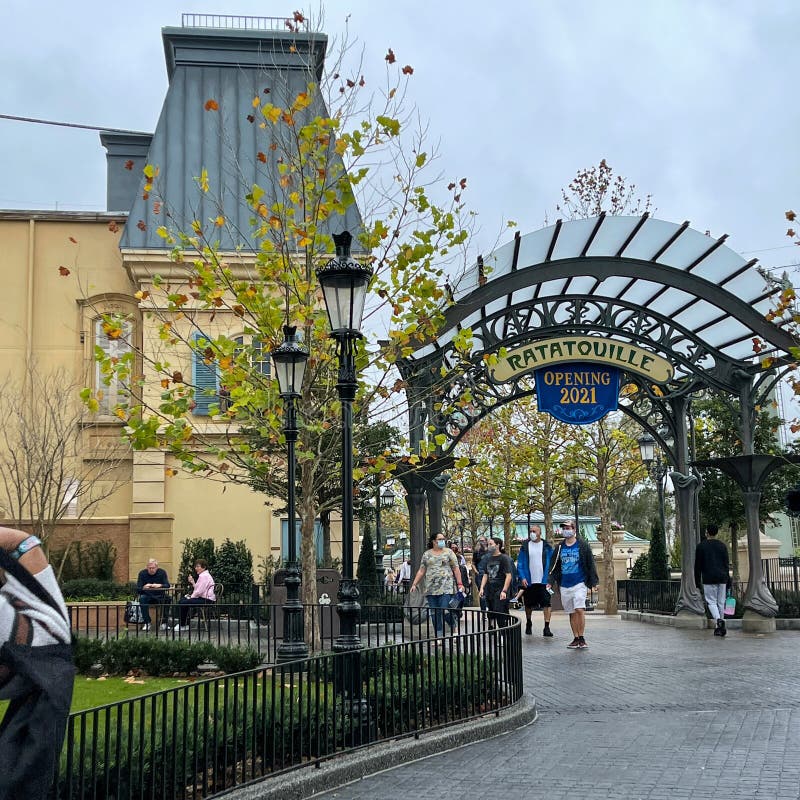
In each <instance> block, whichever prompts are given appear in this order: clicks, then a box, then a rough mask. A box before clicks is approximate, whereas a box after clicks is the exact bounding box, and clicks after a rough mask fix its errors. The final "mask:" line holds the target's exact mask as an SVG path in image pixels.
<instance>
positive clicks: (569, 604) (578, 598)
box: [561, 583, 586, 614]
mask: <svg viewBox="0 0 800 800" xmlns="http://www.w3.org/2000/svg"><path fill="white" fill-rule="evenodd" d="M561 605H562V606H563V607H564V611H566V612H567V614H571V613H572V612H573V611H575V610H577V609H580V608H586V584H585V583H579V584H578V585H577V586H570V587H569V588H567V587H565V586H562V587H561Z"/></svg>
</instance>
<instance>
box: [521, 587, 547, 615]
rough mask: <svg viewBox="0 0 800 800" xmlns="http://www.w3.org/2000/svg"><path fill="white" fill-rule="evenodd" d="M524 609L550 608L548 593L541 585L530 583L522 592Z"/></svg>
mask: <svg viewBox="0 0 800 800" xmlns="http://www.w3.org/2000/svg"><path fill="white" fill-rule="evenodd" d="M522 600H523V601H524V603H525V608H536V609H539V608H550V592H548V591H547V589H546V588H545V585H544V584H543V583H532V584H531V585H530V586H526V587H525V588H524V589H523V590H522Z"/></svg>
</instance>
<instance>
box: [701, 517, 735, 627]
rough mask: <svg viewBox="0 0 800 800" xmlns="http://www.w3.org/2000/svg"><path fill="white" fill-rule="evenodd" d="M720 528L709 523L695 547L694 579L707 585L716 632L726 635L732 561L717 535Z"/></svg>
mask: <svg viewBox="0 0 800 800" xmlns="http://www.w3.org/2000/svg"><path fill="white" fill-rule="evenodd" d="M717 533H719V528H718V527H717V526H716V525H715V524H714V523H709V524H708V525H706V538H705V539H704V540H703V541H702V542H700V544H698V545H697V548H696V549H695V551H694V580H695V583H696V584H697V586H698V588H699V587H700V586H702V587H703V595H704V596H705V600H706V605H707V606H708V610H709V611H710V612H711V616H712V617H713V618H714V620H715V621H716V627H715V628H714V636H725V635H726V634H727V633H728V631H727V630H726V629H725V595H726V594H727V590H728V587H729V586H730V585H731V576H730V562H729V561H728V548H727V547H726V546H725V542H721V541H720V540H719V539H717Z"/></svg>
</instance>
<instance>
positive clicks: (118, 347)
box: [94, 318, 133, 415]
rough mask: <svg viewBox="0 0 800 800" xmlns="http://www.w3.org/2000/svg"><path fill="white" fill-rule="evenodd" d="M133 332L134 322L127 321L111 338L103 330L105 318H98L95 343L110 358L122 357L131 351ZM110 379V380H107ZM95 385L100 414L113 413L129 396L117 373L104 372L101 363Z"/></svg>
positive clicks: (96, 374)
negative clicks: (116, 335) (119, 331)
mask: <svg viewBox="0 0 800 800" xmlns="http://www.w3.org/2000/svg"><path fill="white" fill-rule="evenodd" d="M132 334H133V323H132V322H130V321H125V322H123V323H122V334H121V335H120V336H119V337H117V338H114V339H111V338H109V337H108V335H107V334H106V332H105V330H103V319H102V318H98V319H96V320H95V321H94V343H95V346H96V347H99V348H100V349H101V350H102V351H103V352H104V353H105V354H106V356H108V357H109V358H122V356H123V355H125V354H126V353H130V351H131V335H132ZM107 381H108V382H107ZM95 387H96V388H97V401H98V404H99V409H98V412H99V413H100V414H109V415H110V414H113V413H114V408H115V407H116V406H117V405H119V404H120V403H123V402H125V400H126V399H127V397H128V390H127V389H126V388H125V386H123V384H122V382H121V381H120V379H119V378H118V377H117V375H116V374H112V375H111V376H110V377H109V376H105V375H103V374H102V372H101V369H100V364H97V363H96V364H95Z"/></svg>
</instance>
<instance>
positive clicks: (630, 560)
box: [628, 547, 633, 575]
mask: <svg viewBox="0 0 800 800" xmlns="http://www.w3.org/2000/svg"><path fill="white" fill-rule="evenodd" d="M632 569H633V548H632V547H629V548H628V575H630V574H631V570H632Z"/></svg>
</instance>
